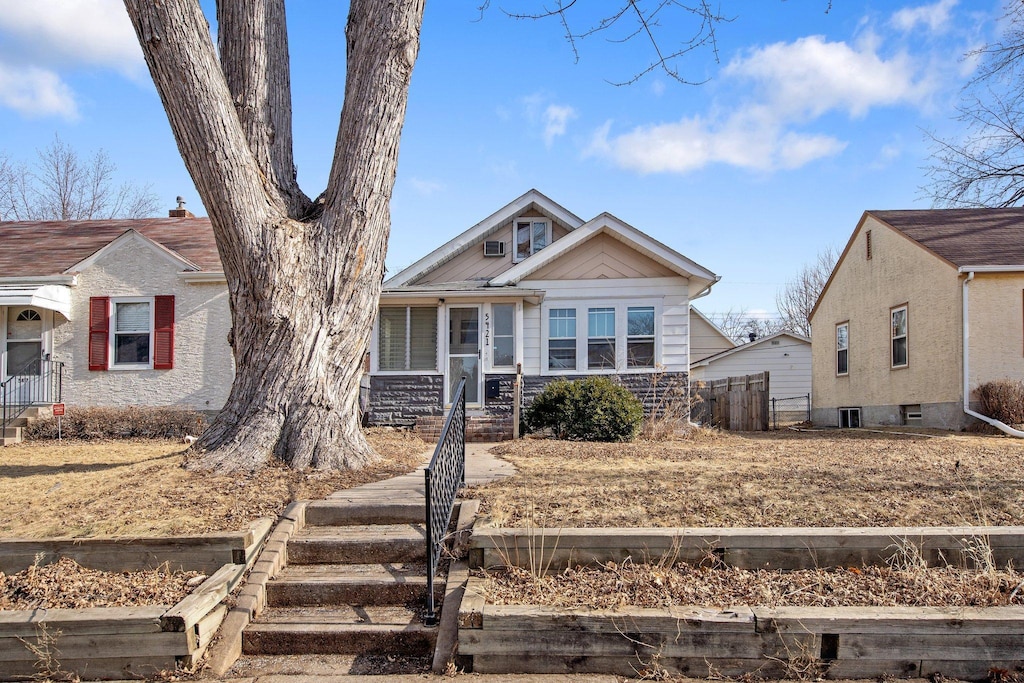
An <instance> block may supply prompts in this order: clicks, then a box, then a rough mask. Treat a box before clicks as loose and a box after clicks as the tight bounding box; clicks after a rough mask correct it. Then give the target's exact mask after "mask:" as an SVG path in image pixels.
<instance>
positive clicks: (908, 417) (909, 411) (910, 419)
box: [900, 403, 921, 427]
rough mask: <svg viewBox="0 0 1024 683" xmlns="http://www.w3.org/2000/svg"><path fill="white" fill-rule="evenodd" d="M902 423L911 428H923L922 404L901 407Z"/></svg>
mask: <svg viewBox="0 0 1024 683" xmlns="http://www.w3.org/2000/svg"><path fill="white" fill-rule="evenodd" d="M900 418H901V419H900V422H901V423H903V424H905V425H910V426H914V425H916V426H918V427H920V426H921V404H920V403H918V404H915V405H909V406H900Z"/></svg>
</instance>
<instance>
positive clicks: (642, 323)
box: [626, 306, 654, 368]
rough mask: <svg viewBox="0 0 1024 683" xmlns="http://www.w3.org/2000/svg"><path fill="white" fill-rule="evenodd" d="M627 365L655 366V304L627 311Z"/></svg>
mask: <svg viewBox="0 0 1024 683" xmlns="http://www.w3.org/2000/svg"><path fill="white" fill-rule="evenodd" d="M626 367H627V368H653V367H654V306H630V307H629V309H628V310H627V311H626Z"/></svg>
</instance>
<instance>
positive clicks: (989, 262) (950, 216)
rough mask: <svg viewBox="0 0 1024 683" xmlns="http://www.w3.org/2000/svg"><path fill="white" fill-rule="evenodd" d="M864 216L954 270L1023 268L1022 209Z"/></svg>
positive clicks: (911, 211)
mask: <svg viewBox="0 0 1024 683" xmlns="http://www.w3.org/2000/svg"><path fill="white" fill-rule="evenodd" d="M867 213H868V214H869V215H871V216H874V217H875V218H877V219H879V220H880V221H882V222H884V223H887V224H888V225H890V226H892V227H893V228H895V229H896V230H899V231H900V232H902V233H903V234H905V235H906V236H907V237H909V238H910V239H912V240H914V241H915V242H918V243H920V244H921V245H922V246H924V247H925V248H926V249H929V250H931V251H932V252H934V253H935V254H937V255H939V256H941V257H942V258H944V259H946V260H947V261H949V262H950V263H952V264H953V265H955V266H957V267H959V266H1019V265H1024V208H1008V209H927V210H910V211H868V212H867Z"/></svg>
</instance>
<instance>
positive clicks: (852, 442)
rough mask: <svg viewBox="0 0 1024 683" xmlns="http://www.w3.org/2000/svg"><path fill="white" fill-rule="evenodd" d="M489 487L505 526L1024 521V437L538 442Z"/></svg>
mask: <svg viewBox="0 0 1024 683" xmlns="http://www.w3.org/2000/svg"><path fill="white" fill-rule="evenodd" d="M494 452H495V453H498V454H500V455H501V456H502V457H504V458H506V459H507V460H509V461H511V462H512V463H514V464H515V465H516V467H517V468H518V469H519V473H518V475H517V476H515V477H512V478H509V479H507V480H504V481H500V482H495V483H492V484H487V485H485V486H480V487H476V488H475V489H474V490H473V491H472V495H473V496H474V497H477V498H480V499H481V500H482V501H483V503H484V508H483V510H484V512H485V514H486V515H488V516H489V522H490V523H491V524H494V525H495V526H527V525H528V524H532V525H534V526H547V527H628V526H653V527H664V526H694V527H714V526H728V527H737V526H940V525H974V524H984V525H1020V524H1024V441H1021V440H1015V439H1012V438H1009V437H1003V436H981V435H967V434H949V433H939V434H934V435H921V436H904V435H901V434H897V433H886V434H878V433H871V432H862V431H855V432H849V431H847V432H840V431H835V432H792V431H781V432H765V433H744V434H736V433H729V432H713V431H709V430H695V431H694V432H692V433H691V435H690V436H689V437H686V438H681V439H678V440H673V441H665V442H650V441H648V442H636V443H631V444H592V443H574V442H565V441H552V440H541V439H526V440H523V441H519V442H512V443H508V444H502V445H499V446H497V447H496V448H495V450H494Z"/></svg>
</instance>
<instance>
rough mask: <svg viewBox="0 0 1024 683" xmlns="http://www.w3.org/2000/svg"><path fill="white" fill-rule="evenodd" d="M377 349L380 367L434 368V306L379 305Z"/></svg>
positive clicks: (435, 359) (435, 339) (435, 361)
mask: <svg viewBox="0 0 1024 683" xmlns="http://www.w3.org/2000/svg"><path fill="white" fill-rule="evenodd" d="M377 352H378V359H377V365H378V367H379V369H381V370H437V308H435V307H433V306H381V307H380V314H379V317H378V319H377Z"/></svg>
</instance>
